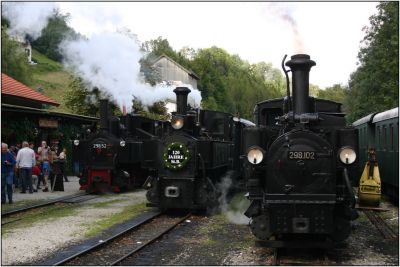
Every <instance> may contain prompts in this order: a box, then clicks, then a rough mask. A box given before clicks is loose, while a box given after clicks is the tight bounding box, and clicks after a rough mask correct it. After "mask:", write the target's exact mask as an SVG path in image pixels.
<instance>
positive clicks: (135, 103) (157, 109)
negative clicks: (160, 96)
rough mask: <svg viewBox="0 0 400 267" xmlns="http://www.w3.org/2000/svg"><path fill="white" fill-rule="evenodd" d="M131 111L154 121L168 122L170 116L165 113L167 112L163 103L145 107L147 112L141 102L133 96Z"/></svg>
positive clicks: (159, 102)
mask: <svg viewBox="0 0 400 267" xmlns="http://www.w3.org/2000/svg"><path fill="white" fill-rule="evenodd" d="M132 109H133V112H134V113H137V114H140V115H142V116H144V117H147V118H150V119H155V120H168V119H169V116H170V115H169V114H168V113H167V112H168V110H167V107H166V103H165V102H164V101H158V102H155V103H154V104H153V105H151V106H150V107H147V109H148V110H147V111H146V109H145V108H144V106H143V104H142V102H141V101H140V100H139V99H137V98H136V97H135V96H133V100H132Z"/></svg>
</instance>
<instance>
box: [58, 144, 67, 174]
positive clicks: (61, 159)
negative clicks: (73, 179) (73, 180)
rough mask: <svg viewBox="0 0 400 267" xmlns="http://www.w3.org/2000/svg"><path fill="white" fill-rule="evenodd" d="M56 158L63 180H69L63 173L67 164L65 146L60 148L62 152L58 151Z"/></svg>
mask: <svg viewBox="0 0 400 267" xmlns="http://www.w3.org/2000/svg"><path fill="white" fill-rule="evenodd" d="M58 160H59V164H60V171H61V175H62V177H64V180H65V181H66V182H69V181H68V177H67V176H66V175H65V167H66V166H67V149H66V148H64V149H63V150H62V152H61V153H60V155H58Z"/></svg>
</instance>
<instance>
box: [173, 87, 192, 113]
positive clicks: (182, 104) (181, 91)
mask: <svg viewBox="0 0 400 267" xmlns="http://www.w3.org/2000/svg"><path fill="white" fill-rule="evenodd" d="M174 93H175V94H176V113H178V114H182V115H185V114H186V109H187V98H188V94H189V93H190V89H189V88H187V87H176V88H175V90H174Z"/></svg>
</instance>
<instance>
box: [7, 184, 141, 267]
mask: <svg viewBox="0 0 400 267" xmlns="http://www.w3.org/2000/svg"><path fill="white" fill-rule="evenodd" d="M32 195H34V194H32ZM58 197H59V196H58ZM117 200H119V201H117ZM101 202H109V204H108V205H106V206H105V207H95V206H93V205H91V204H94V203H101ZM144 202H145V191H137V192H129V193H124V194H116V195H112V196H107V197H101V198H96V199H92V200H89V201H86V202H84V204H83V203H82V204H83V206H80V207H77V209H76V210H75V211H74V214H73V215H71V216H66V217H61V218H53V219H49V220H46V221H40V222H38V223H34V224H33V225H31V226H29V227H24V228H15V229H12V228H11V230H9V231H8V232H7V233H6V234H4V233H3V232H2V265H15V264H19V263H23V262H30V261H35V260H38V259H42V258H43V257H45V256H46V255H49V254H51V253H52V252H54V251H57V250H60V249H62V248H64V247H66V246H69V245H72V244H73V243H76V242H78V241H81V240H82V239H83V238H84V237H83V235H82V233H84V232H86V231H87V230H89V229H90V225H93V224H95V223H96V221H99V220H101V219H105V218H107V217H110V216H111V215H113V214H116V213H118V212H121V211H122V210H123V208H124V207H126V206H131V205H135V204H139V203H144ZM100 206H101V205H100Z"/></svg>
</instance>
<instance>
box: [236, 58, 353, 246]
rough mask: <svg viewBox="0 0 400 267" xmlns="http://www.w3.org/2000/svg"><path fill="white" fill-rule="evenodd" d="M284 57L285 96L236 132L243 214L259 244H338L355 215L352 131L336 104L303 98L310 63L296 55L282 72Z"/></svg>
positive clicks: (265, 105) (257, 110)
mask: <svg viewBox="0 0 400 267" xmlns="http://www.w3.org/2000/svg"><path fill="white" fill-rule="evenodd" d="M285 58H286V57H285ZM285 58H284V60H283V61H282V68H283V70H284V72H285V74H286V79H287V87H288V89H287V91H288V92H287V94H288V96H287V97H285V98H283V99H273V100H267V101H264V102H261V103H258V104H257V105H256V107H255V111H254V114H255V121H256V127H254V128H248V129H245V130H244V143H245V144H244V147H245V148H246V150H247V162H246V174H247V184H246V186H247V189H248V199H249V200H250V201H251V205H250V206H249V208H248V209H247V211H246V212H245V215H246V216H247V217H249V218H251V223H250V228H251V231H252V233H253V234H254V235H255V236H256V237H257V238H258V239H259V240H261V242H262V243H264V244H266V245H271V246H281V245H282V244H286V245H287V244H288V243H282V240H283V241H287V242H295V241H291V240H296V239H297V238H305V239H307V240H313V239H314V238H315V239H318V240H320V239H323V240H328V239H329V240H333V241H343V240H345V239H346V238H347V237H348V236H349V234H350V231H351V225H350V221H351V220H353V219H355V218H356V217H357V213H356V211H355V209H354V206H355V196H354V193H353V190H352V187H351V183H350V180H351V179H350V177H349V176H350V175H349V174H350V173H353V172H354V170H355V166H356V164H357V158H358V156H357V155H358V150H357V144H358V139H357V131H356V129H354V128H353V127H346V126H345V118H344V116H345V114H344V113H342V112H341V104H339V103H336V102H333V101H329V100H323V99H316V98H313V97H310V96H309V72H310V69H311V67H313V66H315V65H316V63H315V62H314V61H313V60H311V59H310V57H309V56H308V55H304V54H298V55H294V56H292V57H291V60H289V61H287V62H286V64H285V65H286V66H288V67H289V68H290V70H286V69H285V66H284V62H285ZM289 71H291V72H292V92H293V96H292V97H291V96H290V90H289V77H288V74H287V73H288V72H289ZM272 240H275V241H272Z"/></svg>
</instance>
